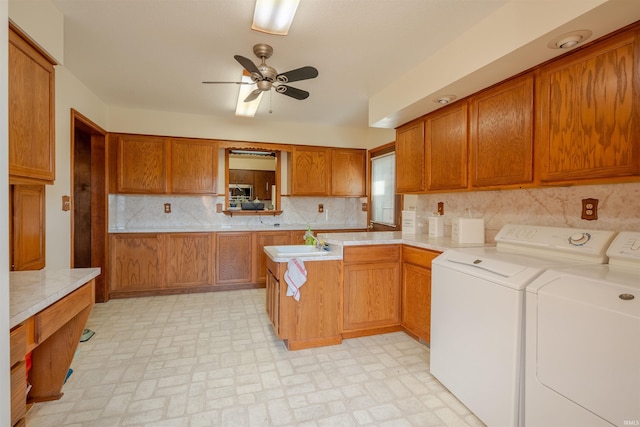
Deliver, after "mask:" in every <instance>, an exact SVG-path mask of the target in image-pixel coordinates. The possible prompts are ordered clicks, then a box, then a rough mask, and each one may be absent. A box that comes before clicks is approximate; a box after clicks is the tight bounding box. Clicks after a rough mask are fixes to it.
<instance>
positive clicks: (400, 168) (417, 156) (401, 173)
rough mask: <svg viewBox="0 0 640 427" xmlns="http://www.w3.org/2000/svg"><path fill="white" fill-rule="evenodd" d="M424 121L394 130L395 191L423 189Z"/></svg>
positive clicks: (405, 191)
mask: <svg viewBox="0 0 640 427" xmlns="http://www.w3.org/2000/svg"><path fill="white" fill-rule="evenodd" d="M425 173H426V171H425V142H424V122H423V121H419V122H415V123H410V124H408V125H405V126H402V127H399V128H398V130H397V131H396V193H415V192H420V191H424V189H425Z"/></svg>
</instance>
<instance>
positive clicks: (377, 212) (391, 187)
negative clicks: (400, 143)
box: [371, 152, 396, 225]
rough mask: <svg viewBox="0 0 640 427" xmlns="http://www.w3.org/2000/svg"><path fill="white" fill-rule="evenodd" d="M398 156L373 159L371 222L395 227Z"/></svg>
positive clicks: (387, 155) (384, 155) (388, 155)
mask: <svg viewBox="0 0 640 427" xmlns="http://www.w3.org/2000/svg"><path fill="white" fill-rule="evenodd" d="M395 187H396V154H395V152H391V153H387V154H383V155H380V156H377V157H372V158H371V222H373V223H378V224H385V225H395V218H396V196H395Z"/></svg>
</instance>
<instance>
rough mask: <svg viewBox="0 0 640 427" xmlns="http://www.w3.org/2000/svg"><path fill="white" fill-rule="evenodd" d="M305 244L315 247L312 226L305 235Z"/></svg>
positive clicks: (308, 227)
mask: <svg viewBox="0 0 640 427" xmlns="http://www.w3.org/2000/svg"><path fill="white" fill-rule="evenodd" d="M304 244H305V245H310V246H313V245H314V241H313V232H312V231H311V226H310V225H309V226H307V232H306V233H304Z"/></svg>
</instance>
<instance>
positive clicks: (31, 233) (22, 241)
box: [9, 184, 45, 271]
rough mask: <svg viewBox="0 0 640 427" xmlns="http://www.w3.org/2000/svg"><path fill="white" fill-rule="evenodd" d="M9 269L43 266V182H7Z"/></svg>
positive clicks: (39, 267) (29, 268)
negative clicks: (8, 192) (8, 188)
mask: <svg viewBox="0 0 640 427" xmlns="http://www.w3.org/2000/svg"><path fill="white" fill-rule="evenodd" d="M9 205H10V223H11V224H10V239H9V240H10V259H11V269H12V270H15V271H21V270H40V269H42V268H44V266H45V186H44V185H22V184H20V185H11V186H10V197H9Z"/></svg>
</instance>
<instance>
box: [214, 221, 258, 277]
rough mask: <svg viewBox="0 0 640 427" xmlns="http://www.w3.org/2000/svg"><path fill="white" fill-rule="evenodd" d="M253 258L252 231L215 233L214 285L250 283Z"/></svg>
mask: <svg viewBox="0 0 640 427" xmlns="http://www.w3.org/2000/svg"><path fill="white" fill-rule="evenodd" d="M253 260H254V253H253V236H252V233H250V232H240V233H217V234H216V285H242V284H247V283H251V279H252V277H253V275H252V272H253V265H254V261H253Z"/></svg>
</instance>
